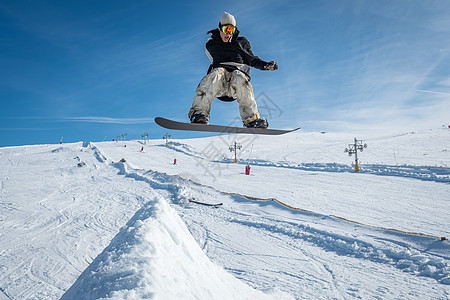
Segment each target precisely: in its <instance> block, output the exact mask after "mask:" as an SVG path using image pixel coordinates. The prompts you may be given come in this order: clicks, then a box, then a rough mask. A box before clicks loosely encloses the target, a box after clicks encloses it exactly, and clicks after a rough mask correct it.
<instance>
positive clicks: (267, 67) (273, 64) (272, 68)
mask: <svg viewBox="0 0 450 300" xmlns="http://www.w3.org/2000/svg"><path fill="white" fill-rule="evenodd" d="M264 69H265V70H270V71H275V70H278V65H277V63H276V62H274V61H273V60H272V61H271V62H268V63H267V64H266V65H265V66H264Z"/></svg>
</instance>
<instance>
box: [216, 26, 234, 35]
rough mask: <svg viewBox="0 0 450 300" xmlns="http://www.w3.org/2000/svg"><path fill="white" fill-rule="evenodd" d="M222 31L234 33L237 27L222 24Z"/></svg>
mask: <svg viewBox="0 0 450 300" xmlns="http://www.w3.org/2000/svg"><path fill="white" fill-rule="evenodd" d="M219 28H220V31H222V32H223V33H225V34H233V33H234V32H235V31H236V27H235V26H233V25H223V26H220V27H219Z"/></svg>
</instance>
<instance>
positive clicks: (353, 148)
mask: <svg viewBox="0 0 450 300" xmlns="http://www.w3.org/2000/svg"><path fill="white" fill-rule="evenodd" d="M364 148H367V144H364V145H363V143H362V140H357V139H356V138H355V141H354V143H353V144H349V145H348V148H345V150H344V152H345V153H348V155H349V156H352V154H355V172H359V164H358V150H359V151H361V152H362V151H363V150H364Z"/></svg>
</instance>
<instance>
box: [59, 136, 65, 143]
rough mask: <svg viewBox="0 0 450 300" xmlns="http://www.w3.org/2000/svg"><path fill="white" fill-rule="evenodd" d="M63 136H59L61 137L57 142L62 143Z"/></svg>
mask: <svg viewBox="0 0 450 300" xmlns="http://www.w3.org/2000/svg"><path fill="white" fill-rule="evenodd" d="M63 138H64V136H62V137H61V139H60V140H59V144H60V145H62V140H63Z"/></svg>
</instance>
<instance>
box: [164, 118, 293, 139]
mask: <svg viewBox="0 0 450 300" xmlns="http://www.w3.org/2000/svg"><path fill="white" fill-rule="evenodd" d="M155 122H156V124H158V125H159V126H161V127H164V128H167V129H173V130H187V131H207V132H218V133H245V134H264V135H280V134H285V133H289V132H293V131H296V130H299V129H300V127H299V128H296V129H288V130H282V129H268V128H267V129H264V128H247V127H234V126H222V125H210V124H195V123H185V122H178V121H173V120H169V119H165V118H161V117H156V118H155Z"/></svg>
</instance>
